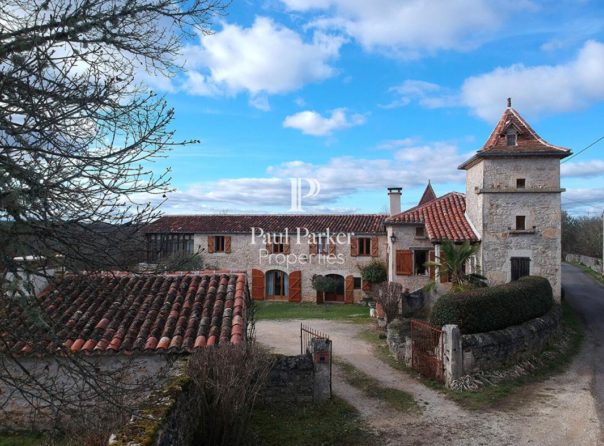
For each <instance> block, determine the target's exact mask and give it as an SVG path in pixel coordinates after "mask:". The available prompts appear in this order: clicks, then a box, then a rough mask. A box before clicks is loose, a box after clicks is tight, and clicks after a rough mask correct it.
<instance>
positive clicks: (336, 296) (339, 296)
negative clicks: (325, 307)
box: [325, 274, 344, 302]
mask: <svg viewBox="0 0 604 446" xmlns="http://www.w3.org/2000/svg"><path fill="white" fill-rule="evenodd" d="M325 277H329V278H330V279H332V280H333V281H334V282H335V284H336V287H335V290H334V291H333V292H331V293H325V301H326V302H344V276H341V275H339V274H327V275H326V276H325Z"/></svg>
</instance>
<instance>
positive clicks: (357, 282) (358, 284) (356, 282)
mask: <svg viewBox="0 0 604 446" xmlns="http://www.w3.org/2000/svg"><path fill="white" fill-rule="evenodd" d="M354 289H355V290H360V289H361V278H360V277H355V278H354Z"/></svg>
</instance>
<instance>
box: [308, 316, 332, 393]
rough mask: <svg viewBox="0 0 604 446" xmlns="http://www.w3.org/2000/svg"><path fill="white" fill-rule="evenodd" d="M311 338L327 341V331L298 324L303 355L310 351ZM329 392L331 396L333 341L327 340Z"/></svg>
mask: <svg viewBox="0 0 604 446" xmlns="http://www.w3.org/2000/svg"><path fill="white" fill-rule="evenodd" d="M313 339H325V340H327V341H329V335H328V334H327V333H323V332H321V331H318V330H315V329H313V328H310V327H309V326H307V325H304V324H300V354H301V355H304V354H306V353H309V352H310V343H311V341H312V340H313ZM328 344H329V394H330V397H331V394H332V389H331V382H332V379H331V374H332V369H333V367H332V364H333V342H331V341H330V342H329V343H328Z"/></svg>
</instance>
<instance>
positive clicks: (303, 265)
mask: <svg viewBox="0 0 604 446" xmlns="http://www.w3.org/2000/svg"><path fill="white" fill-rule="evenodd" d="M356 235H357V236H362V234H356ZM368 237H372V235H368ZM251 240H252V237H251V235H250V234H233V235H231V253H229V254H226V253H212V254H208V253H207V248H208V234H195V236H194V249H195V250H197V249H202V250H203V252H204V260H205V262H206V263H207V264H208V265H209V266H212V267H216V268H219V269H228V270H238V271H246V272H247V273H248V277H250V278H251V277H252V269H258V270H261V271H262V272H264V273H266V272H267V271H270V270H280V271H284V272H286V273H288V274H289V273H291V272H293V271H301V272H302V300H303V301H308V302H315V301H316V298H317V293H316V291H315V290H314V289H313V288H312V276H313V275H314V274H322V275H327V274H338V275H341V276H343V277H344V278H346V276H349V275H352V276H354V277H357V278H360V277H361V271H360V267H362V266H364V265H367V264H368V263H369V262H371V261H372V260H373V259H374V258H377V259H379V260H382V261H383V262H384V263H386V262H387V249H388V244H387V241H386V235H385V234H384V235H380V236H379V237H378V246H379V248H378V257H371V256H357V257H352V256H351V255H350V245H348V244H339V245H337V246H336V249H335V252H334V253H333V256H335V257H331V258H328V257H327V256H318V257H313V258H312V259H311V260H309V261H308V262H304V261H302V260H301V259H304V256H306V257H308V256H309V244H308V237H304V236H301V237H300V243H297V241H298V240H297V238H296V236H295V235H292V236H290V255H291V257H290V258H291V259H292V260H294V261H293V262H292V263H290V264H289V265H288V264H287V263H280V262H279V260H284V256H282V255H274V256H273V257H271V258H270V259H267V258H265V257H261V255H262V251H261V250H263V249H264V248H265V246H264V244H263V243H262V240H261V239H257V240H256V244H252V243H251ZM364 295H365V293H364V292H363V291H362V290H361V289H355V290H354V293H353V296H354V301H355V302H359V301H360V300H361V299H362V298H363V297H364Z"/></svg>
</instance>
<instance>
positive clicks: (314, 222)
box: [145, 214, 386, 234]
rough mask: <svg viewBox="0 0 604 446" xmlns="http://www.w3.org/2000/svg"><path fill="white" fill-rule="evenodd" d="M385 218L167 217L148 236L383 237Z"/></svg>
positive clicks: (306, 216)
mask: <svg viewBox="0 0 604 446" xmlns="http://www.w3.org/2000/svg"><path fill="white" fill-rule="evenodd" d="M385 218H386V216H385V215H381V214H349V215H344V214H331V215H271V214H268V215H166V216H163V217H160V218H159V219H157V220H156V221H154V222H153V223H151V224H150V225H148V226H147V228H146V229H145V232H146V233H167V232H172V233H211V234H229V233H242V234H249V233H251V231H252V228H262V229H263V230H264V231H265V232H283V231H285V229H286V228H288V229H289V230H290V231H295V230H296V228H306V229H308V231H309V232H324V231H325V230H326V229H329V230H330V232H332V233H333V232H346V233H351V232H354V233H357V234H382V233H385V229H384V226H383V222H384V219H385Z"/></svg>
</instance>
